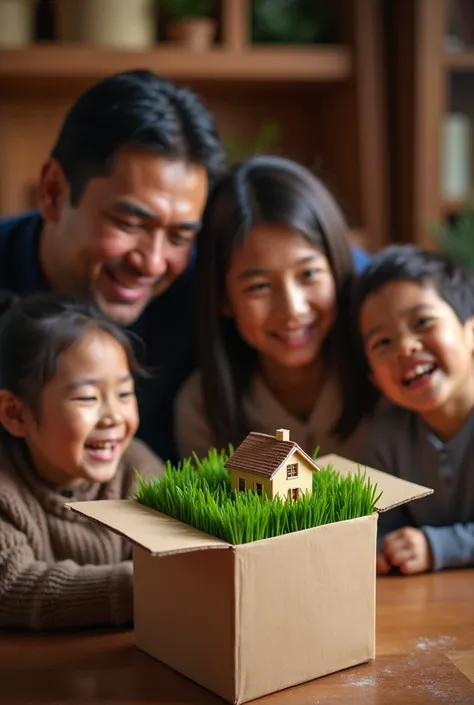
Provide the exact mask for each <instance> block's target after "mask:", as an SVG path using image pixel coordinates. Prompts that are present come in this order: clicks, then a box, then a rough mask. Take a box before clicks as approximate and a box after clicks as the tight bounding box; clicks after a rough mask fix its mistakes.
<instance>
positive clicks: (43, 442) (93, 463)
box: [18, 330, 138, 487]
mask: <svg viewBox="0 0 474 705" xmlns="http://www.w3.org/2000/svg"><path fill="white" fill-rule="evenodd" d="M23 416H24V418H23V433H22V434H21V435H23V436H24V438H25V441H26V443H27V444H28V447H29V449H30V452H31V455H32V458H33V461H34V463H35V467H36V469H37V471H38V473H39V474H40V475H41V476H42V477H43V478H44V479H45V480H47V481H48V482H51V483H52V484H54V485H59V486H63V487H65V486H74V485H77V484H81V483H83V482H84V480H86V481H89V482H108V481H109V480H111V479H112V478H113V477H114V475H115V473H116V471H117V466H118V463H119V461H120V458H121V457H122V455H123V453H124V451H125V449H126V448H127V446H128V445H129V443H130V441H131V440H132V438H133V436H134V434H135V432H136V430H137V426H138V408H137V401H136V397H135V392H134V384H133V379H132V377H131V375H130V369H129V365H128V361H127V356H126V353H125V351H124V349H123V347H122V346H121V345H120V343H119V342H118V341H116V340H115V339H114V338H112V337H111V336H110V335H108V334H107V333H105V332H102V331H97V330H94V331H91V332H89V333H87V334H86V335H85V337H84V338H83V339H82V340H81V341H79V342H78V343H76V344H75V345H73V346H72V347H70V348H69V349H68V350H67V351H66V352H65V353H63V354H62V355H61V356H60V357H59V359H58V362H57V373H56V375H55V376H54V377H53V379H51V380H50V381H49V382H48V384H47V385H46V386H45V387H44V389H43V391H42V394H41V398H40V408H39V411H38V415H37V416H38V420H36V419H35V417H34V416H33V414H32V413H31V411H29V410H28V409H26V410H25V412H24V415H23ZM18 435H20V434H18Z"/></svg>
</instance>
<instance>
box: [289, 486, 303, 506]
mask: <svg viewBox="0 0 474 705" xmlns="http://www.w3.org/2000/svg"><path fill="white" fill-rule="evenodd" d="M299 498H300V490H299V487H293V489H291V490H288V499H292V500H293V501H295V502H296V500H297V499H299Z"/></svg>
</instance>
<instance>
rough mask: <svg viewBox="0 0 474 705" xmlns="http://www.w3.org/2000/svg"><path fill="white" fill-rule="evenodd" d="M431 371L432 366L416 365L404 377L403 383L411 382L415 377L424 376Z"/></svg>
mask: <svg viewBox="0 0 474 705" xmlns="http://www.w3.org/2000/svg"><path fill="white" fill-rule="evenodd" d="M433 369H434V368H433V365H428V364H425V365H417V366H416V367H414V368H413V369H412V370H410V372H408V373H407V374H406V375H405V381H406V382H411V380H412V379H415V377H420V376H421V375H424V374H426V373H427V372H431V371H432V370H433Z"/></svg>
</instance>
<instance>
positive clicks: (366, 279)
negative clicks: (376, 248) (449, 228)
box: [353, 245, 474, 323]
mask: <svg viewBox="0 0 474 705" xmlns="http://www.w3.org/2000/svg"><path fill="white" fill-rule="evenodd" d="M393 281H411V282H416V283H417V284H420V286H430V287H432V288H433V289H434V290H435V291H436V293H437V294H438V296H439V297H440V298H441V299H443V301H445V302H446V303H447V304H448V305H449V306H451V308H452V309H453V311H454V312H455V314H456V316H457V317H458V318H459V320H460V321H461V323H465V322H466V321H467V319H468V318H470V317H471V316H473V315H474V279H473V278H472V276H471V275H470V274H469V272H468V271H467V270H466V269H464V267H462V266H461V265H460V264H458V263H457V262H455V261H454V260H452V259H451V258H450V257H449V256H448V255H445V254H443V253H440V252H431V251H428V250H424V249H422V248H421V247H417V246H416V245H391V246H390V247H387V248H385V249H384V250H382V251H381V252H379V253H378V254H377V255H375V257H374V259H373V260H372V262H371V263H370V264H369V266H368V267H367V269H366V270H365V271H364V272H363V273H362V275H361V276H360V277H359V279H358V281H357V283H356V286H355V294H354V298H353V306H354V320H355V321H357V320H358V317H359V314H360V310H361V308H362V305H363V303H364V301H365V300H366V299H367V297H368V296H370V295H371V294H374V293H375V292H377V291H379V290H380V289H381V288H382V287H384V286H385V285H386V284H389V283H390V282H393Z"/></svg>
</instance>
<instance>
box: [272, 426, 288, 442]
mask: <svg viewBox="0 0 474 705" xmlns="http://www.w3.org/2000/svg"><path fill="white" fill-rule="evenodd" d="M275 438H276V439H277V441H289V440H290V432H289V430H288V429H287V428H279V429H278V430H277V432H276V433H275Z"/></svg>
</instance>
